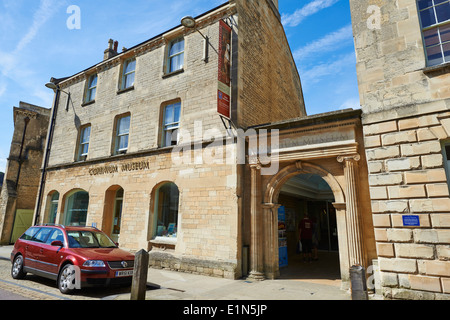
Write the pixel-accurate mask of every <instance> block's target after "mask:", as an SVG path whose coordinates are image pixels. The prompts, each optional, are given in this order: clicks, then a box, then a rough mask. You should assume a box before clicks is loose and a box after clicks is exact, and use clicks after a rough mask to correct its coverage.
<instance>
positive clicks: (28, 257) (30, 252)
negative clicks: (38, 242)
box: [20, 227, 40, 271]
mask: <svg viewBox="0 0 450 320" xmlns="http://www.w3.org/2000/svg"><path fill="white" fill-rule="evenodd" d="M39 230H40V228H38V227H31V228H29V229H28V230H27V231H25V233H24V234H23V235H22V236H21V237H20V240H21V244H22V247H21V249H20V250H21V252H22V254H23V258H24V267H25V268H30V269H35V268H36V257H35V251H36V249H35V242H34V241H33V238H34V236H35V235H36V234H37V233H38V232H39ZM30 271H31V270H30Z"/></svg>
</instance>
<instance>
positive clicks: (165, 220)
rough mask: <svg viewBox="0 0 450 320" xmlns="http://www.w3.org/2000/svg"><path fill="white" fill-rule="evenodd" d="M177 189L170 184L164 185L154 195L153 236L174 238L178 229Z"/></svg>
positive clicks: (178, 194)
mask: <svg viewBox="0 0 450 320" xmlns="http://www.w3.org/2000/svg"><path fill="white" fill-rule="evenodd" d="M179 196H180V193H179V190H178V187H177V186H176V185H175V184H174V183H172V182H169V183H165V184H163V185H162V186H160V187H159V188H158V190H157V191H156V194H155V226H156V228H155V236H156V237H165V238H176V237H177V229H178V204H179Z"/></svg>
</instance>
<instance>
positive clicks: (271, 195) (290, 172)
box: [263, 161, 345, 204]
mask: <svg viewBox="0 0 450 320" xmlns="http://www.w3.org/2000/svg"><path fill="white" fill-rule="evenodd" d="M302 173H313V174H317V175H319V176H320V177H322V179H324V180H325V181H326V182H327V183H328V185H329V186H330V187H331V190H332V191H333V195H334V199H335V202H336V203H345V194H344V191H343V189H342V186H341V185H340V184H339V182H338V181H337V180H336V178H335V177H334V176H333V175H332V174H331V173H330V172H328V171H327V170H325V169H324V168H322V167H320V166H318V165H315V164H312V163H309V162H303V161H297V162H296V163H293V164H291V165H289V166H287V167H285V168H283V169H282V170H280V171H279V172H278V173H277V174H276V175H275V176H273V177H272V178H271V179H270V180H269V182H268V183H267V187H266V191H265V193H264V199H263V201H264V203H267V204H271V203H273V204H277V203H278V196H279V194H280V191H281V188H282V187H283V185H284V184H285V182H286V181H288V180H289V179H290V178H292V177H294V176H296V175H298V174H302Z"/></svg>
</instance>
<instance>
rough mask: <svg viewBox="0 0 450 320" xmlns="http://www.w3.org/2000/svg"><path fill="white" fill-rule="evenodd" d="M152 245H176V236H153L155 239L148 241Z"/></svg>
mask: <svg viewBox="0 0 450 320" xmlns="http://www.w3.org/2000/svg"><path fill="white" fill-rule="evenodd" d="M149 242H150V243H151V244H152V245H154V246H157V247H161V246H163V247H164V246H169V248H170V247H171V246H173V247H174V246H176V245H177V238H170V237H155V239H153V240H150V241H149Z"/></svg>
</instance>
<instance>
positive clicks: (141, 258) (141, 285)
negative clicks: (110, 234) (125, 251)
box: [131, 249, 149, 300]
mask: <svg viewBox="0 0 450 320" xmlns="http://www.w3.org/2000/svg"><path fill="white" fill-rule="evenodd" d="M148 259H149V254H148V252H147V251H146V250H144V249H142V250H140V251H139V252H137V253H136V256H135V258H134V272H133V282H132V284H131V300H145V292H146V291H147V273H148Z"/></svg>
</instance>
